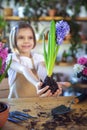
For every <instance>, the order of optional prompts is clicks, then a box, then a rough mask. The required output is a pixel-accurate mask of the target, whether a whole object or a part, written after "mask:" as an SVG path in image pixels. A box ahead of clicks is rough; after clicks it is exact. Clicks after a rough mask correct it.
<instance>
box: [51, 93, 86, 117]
mask: <svg viewBox="0 0 87 130" xmlns="http://www.w3.org/2000/svg"><path fill="white" fill-rule="evenodd" d="M85 99H87V95H85V94H81V95H80V96H77V97H75V98H74V99H72V100H71V101H70V103H69V105H68V106H66V105H63V104H62V105H60V106H57V107H55V108H53V109H52V110H51V113H52V115H53V116H56V115H60V114H66V113H69V112H71V111H72V109H71V105H72V104H77V103H79V102H81V101H83V100H85Z"/></svg>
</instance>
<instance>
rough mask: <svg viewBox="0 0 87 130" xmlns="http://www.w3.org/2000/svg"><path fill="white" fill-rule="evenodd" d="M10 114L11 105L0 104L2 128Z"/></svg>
mask: <svg viewBox="0 0 87 130" xmlns="http://www.w3.org/2000/svg"><path fill="white" fill-rule="evenodd" d="M8 114H9V105H8V104H6V103H4V102H0V128H1V127H2V126H3V125H4V124H5V123H6V121H7V118H8Z"/></svg>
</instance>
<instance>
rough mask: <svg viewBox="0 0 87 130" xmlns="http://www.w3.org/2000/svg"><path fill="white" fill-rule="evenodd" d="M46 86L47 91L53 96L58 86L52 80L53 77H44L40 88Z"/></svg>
mask: <svg viewBox="0 0 87 130" xmlns="http://www.w3.org/2000/svg"><path fill="white" fill-rule="evenodd" d="M46 86H49V89H50V90H51V92H52V94H54V93H55V92H56V90H57V89H58V84H57V83H56V81H55V80H54V79H53V77H48V76H46V78H45V80H44V82H43V85H42V87H41V88H44V87H46Z"/></svg>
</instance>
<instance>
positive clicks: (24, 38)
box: [17, 28, 34, 56]
mask: <svg viewBox="0 0 87 130" xmlns="http://www.w3.org/2000/svg"><path fill="white" fill-rule="evenodd" d="M33 47H34V36H33V33H32V31H31V29H30V28H22V29H19V30H18V33H17V49H18V51H19V53H20V54H21V55H26V56H30V51H31V50H32V48H33Z"/></svg>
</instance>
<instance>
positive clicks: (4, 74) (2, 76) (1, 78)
mask: <svg viewBox="0 0 87 130" xmlns="http://www.w3.org/2000/svg"><path fill="white" fill-rule="evenodd" d="M11 62H12V57H11V59H10V61H9V64H8V65H7V67H6V69H5V72H4V73H3V74H2V75H1V76H0V82H1V81H2V80H3V78H5V76H6V74H7V71H8V69H9V68H10V65H11Z"/></svg>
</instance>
